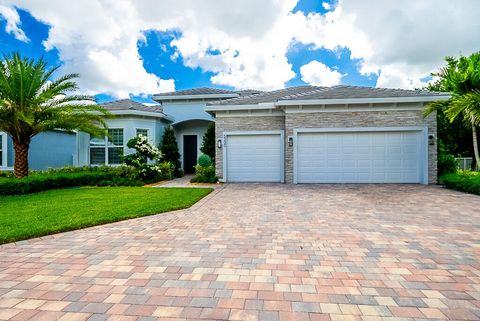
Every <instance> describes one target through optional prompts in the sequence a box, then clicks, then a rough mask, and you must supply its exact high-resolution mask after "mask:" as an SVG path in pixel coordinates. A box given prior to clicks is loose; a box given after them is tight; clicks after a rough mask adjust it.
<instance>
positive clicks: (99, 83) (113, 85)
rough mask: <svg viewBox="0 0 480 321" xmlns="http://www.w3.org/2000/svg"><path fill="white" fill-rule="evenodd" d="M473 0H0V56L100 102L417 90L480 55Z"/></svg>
mask: <svg viewBox="0 0 480 321" xmlns="http://www.w3.org/2000/svg"><path fill="white" fill-rule="evenodd" d="M479 15H480V6H479V5H478V0H456V1H452V0H448V1H447V0H421V1H419V0H403V1H394V0H364V1H359V0H338V1H337V0H329V1H318V0H241V1H240V0H237V1H234V0H161V1H157V0H84V1H75V2H72V1H64V0H35V1H32V0H30V1H28V0H0V54H2V55H5V54H7V55H8V54H10V53H12V52H15V51H18V52H20V53H21V54H22V55H24V56H28V57H32V58H40V57H44V58H45V59H46V60H47V62H48V64H49V66H57V65H60V66H61V68H60V69H59V71H58V73H59V74H64V73H79V74H80V78H79V79H78V83H79V85H80V90H81V91H82V92H83V93H86V94H89V95H95V96H96V97H97V99H98V101H99V102H103V101H109V100H113V99H121V98H133V99H135V100H137V101H142V102H151V95H153V94H156V93H161V92H168V91H173V90H181V89H187V88H192V87H216V88H225V89H260V90H274V89H280V88H285V87H289V86H295V85H303V84H311V85H318V86H334V85H339V84H343V85H358V86H372V87H386V88H405V89H411V88H420V87H422V86H424V85H425V84H426V83H427V82H428V81H430V80H431V79H432V78H431V77H430V74H431V73H432V72H434V71H437V70H438V68H439V67H441V66H442V65H443V64H444V58H445V56H458V55H460V54H463V55H469V54H471V53H473V52H476V51H478V50H480V41H479V40H480V19H478V16H479Z"/></svg>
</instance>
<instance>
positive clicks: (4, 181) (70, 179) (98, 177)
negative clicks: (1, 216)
mask: <svg viewBox="0 0 480 321" xmlns="http://www.w3.org/2000/svg"><path fill="white" fill-rule="evenodd" d="M142 185H143V182H142V181H140V180H139V179H138V174H137V173H136V172H135V171H133V170H132V169H131V168H128V167H126V166H120V167H106V166H105V167H92V168H89V167H66V168H61V169H52V170H49V171H46V172H33V173H32V174H30V176H28V177H25V178H21V179H16V178H5V177H0V195H20V194H28V193H35V192H41V191H46V190H50V189H56V188H64V187H80V186H142Z"/></svg>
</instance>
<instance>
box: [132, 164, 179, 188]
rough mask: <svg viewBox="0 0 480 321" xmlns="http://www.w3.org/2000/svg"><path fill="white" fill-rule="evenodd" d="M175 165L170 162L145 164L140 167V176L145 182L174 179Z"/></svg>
mask: <svg viewBox="0 0 480 321" xmlns="http://www.w3.org/2000/svg"><path fill="white" fill-rule="evenodd" d="M174 172H175V165H173V164H172V163H170V162H163V163H159V164H144V165H142V166H141V167H140V168H139V177H140V179H141V180H142V181H143V182H145V183H156V182H159V181H165V180H170V179H173V174H174Z"/></svg>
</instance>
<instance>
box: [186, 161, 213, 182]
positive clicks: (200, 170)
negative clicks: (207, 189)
mask: <svg viewBox="0 0 480 321" xmlns="http://www.w3.org/2000/svg"><path fill="white" fill-rule="evenodd" d="M217 181H218V177H217V176H216V175H215V166H214V165H210V166H202V165H200V164H198V165H196V166H195V177H193V178H192V179H191V180H190V182H192V183H216V182H217Z"/></svg>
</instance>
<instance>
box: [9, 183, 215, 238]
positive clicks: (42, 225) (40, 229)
mask: <svg viewBox="0 0 480 321" xmlns="http://www.w3.org/2000/svg"><path fill="white" fill-rule="evenodd" d="M211 191H212V189H211V188H147V187H93V188H92V187H83V188H71V189H58V190H50V191H46V192H40V193H35V194H27V195H16V196H4V197H0V244H3V243H8V242H14V241H19V240H25V239H28V238H32V237H38V236H44V235H49V234H54V233H58V232H64V231H71V230H76V229H80V228H84V227H87V226H94V225H100V224H105V223H110V222H116V221H121V220H126V219H130V218H135V217H141V216H146V215H152V214H157V213H162V212H168V211H172V210H179V209H184V208H188V207H190V206H192V205H193V204H195V203H196V202H198V201H199V200H200V199H202V198H203V197H205V196H206V195H208V194H209V193H210V192H211Z"/></svg>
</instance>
